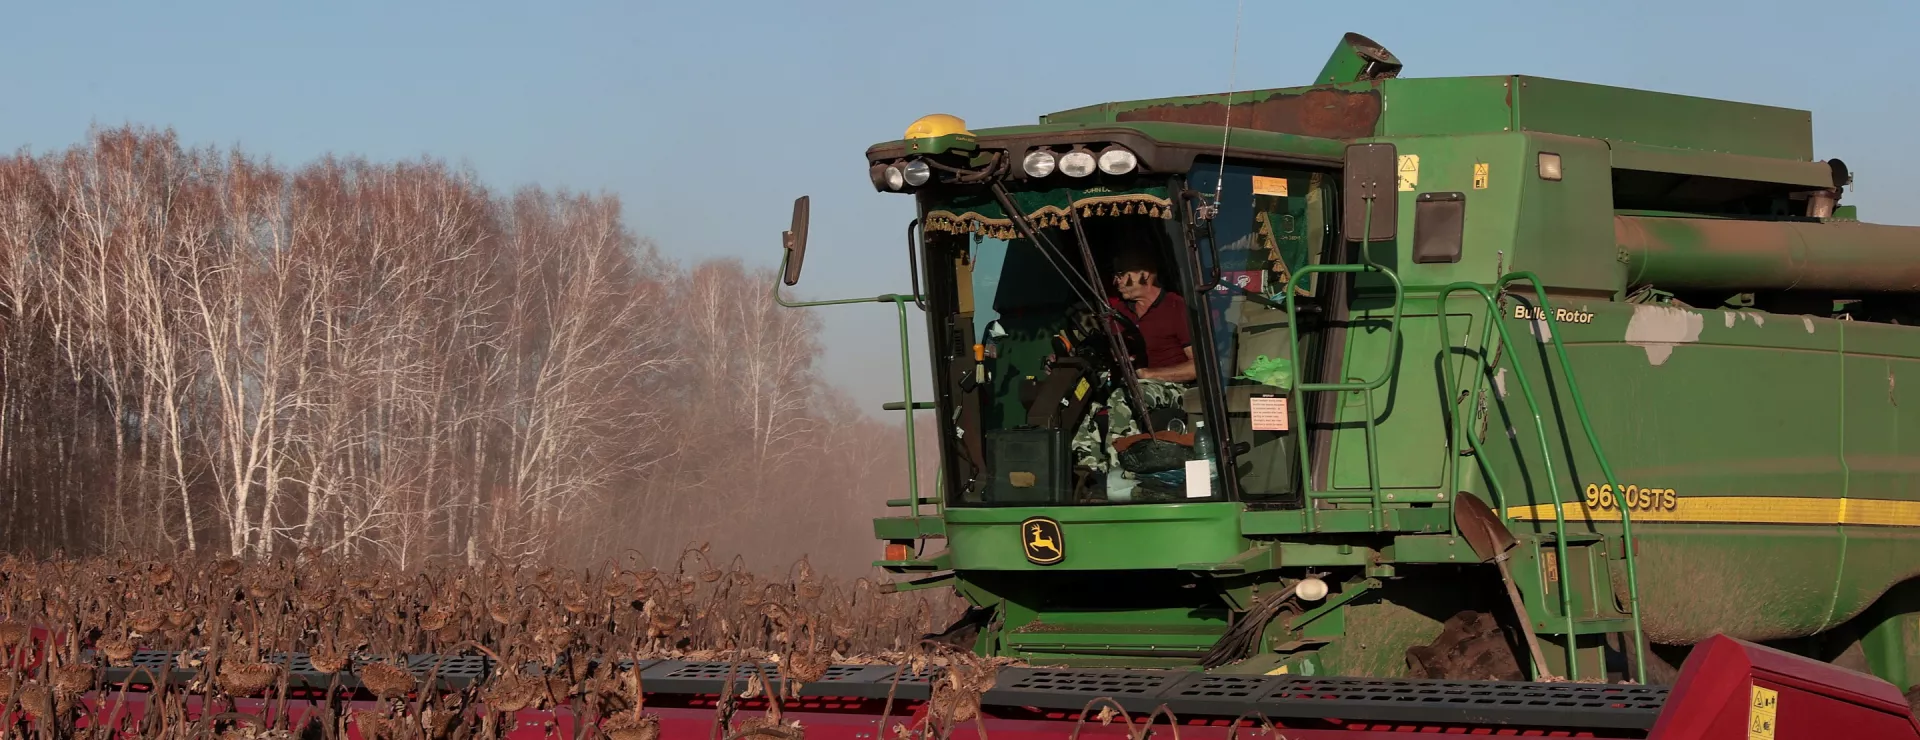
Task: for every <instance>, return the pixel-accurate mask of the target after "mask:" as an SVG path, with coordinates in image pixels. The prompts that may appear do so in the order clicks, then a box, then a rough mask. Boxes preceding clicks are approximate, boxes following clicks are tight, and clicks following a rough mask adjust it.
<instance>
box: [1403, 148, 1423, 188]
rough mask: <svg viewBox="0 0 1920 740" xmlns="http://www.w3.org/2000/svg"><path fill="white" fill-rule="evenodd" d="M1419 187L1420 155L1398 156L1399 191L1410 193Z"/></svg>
mask: <svg viewBox="0 0 1920 740" xmlns="http://www.w3.org/2000/svg"><path fill="white" fill-rule="evenodd" d="M1417 187H1420V155H1418V154H1402V155H1400V190H1402V191H1404V192H1411V191H1412V190H1413V189H1414V188H1417Z"/></svg>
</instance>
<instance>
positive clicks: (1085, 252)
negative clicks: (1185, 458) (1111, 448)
mask: <svg viewBox="0 0 1920 740" xmlns="http://www.w3.org/2000/svg"><path fill="white" fill-rule="evenodd" d="M988 187H989V188H990V189H991V190H992V191H993V197H994V198H995V199H996V200H998V201H999V202H1000V208H1001V209H1002V210H1004V211H1006V213H1007V218H1008V219H1010V220H1012V221H1013V225H1014V226H1015V227H1016V228H1018V229H1020V233H1022V234H1025V235H1026V236H1027V239H1028V240H1029V241H1032V242H1033V245H1034V248H1036V249H1039V250H1040V254H1041V256H1044V257H1046V258H1047V264H1048V265H1051V266H1052V267H1053V271H1054V272H1056V273H1058V274H1059V275H1060V278H1061V279H1062V280H1065V281H1066V282H1067V287H1068V288H1071V289H1073V293H1074V295H1075V296H1077V297H1078V298H1079V299H1080V301H1081V302H1083V303H1086V304H1087V305H1089V306H1091V307H1092V308H1093V310H1094V311H1096V312H1098V314H1099V316H1100V328H1101V329H1102V330H1103V331H1105V332H1106V333H1107V337H1108V338H1109V341H1108V342H1107V352H1108V353H1109V354H1111V355H1112V356H1113V362H1114V365H1115V366H1117V367H1119V368H1120V380H1121V382H1122V383H1123V384H1124V385H1125V386H1126V391H1127V394H1126V395H1127V404H1128V405H1129V406H1132V407H1133V416H1134V418H1135V419H1139V420H1140V426H1141V428H1143V429H1146V430H1147V432H1148V433H1149V434H1151V433H1152V432H1153V431H1154V429H1153V421H1152V420H1151V419H1149V418H1147V400H1146V394H1144V393H1142V392H1141V391H1140V378H1139V376H1138V375H1137V374H1135V373H1134V370H1133V358H1132V357H1129V356H1127V348H1126V340H1124V339H1123V338H1121V336H1120V332H1119V330H1118V329H1117V327H1116V326H1115V324H1116V322H1118V321H1119V317H1118V316H1117V315H1116V314H1115V313H1114V310H1113V306H1110V305H1108V304H1107V297H1106V291H1104V290H1102V289H1101V288H1100V281H1099V279H1098V278H1097V277H1088V276H1085V275H1079V274H1077V273H1074V272H1072V271H1069V270H1068V269H1067V268H1066V267H1065V263H1066V261H1067V257H1066V255H1065V254H1062V253H1061V252H1060V250H1059V248H1058V247H1055V246H1054V245H1053V242H1052V241H1051V240H1048V239H1046V238H1045V237H1042V236H1041V235H1040V232H1039V231H1037V230H1035V229H1034V228H1033V224H1031V223H1028V222H1027V217H1026V216H1025V215H1022V214H1021V213H1020V209H1019V208H1018V207H1016V206H1015V205H1014V204H1013V196H1010V195H1008V194H1007V189H1006V188H1004V187H1002V186H1001V185H1000V183H998V182H994V183H991V184H990V185H989V186H988ZM1067 216H1068V217H1069V218H1071V219H1073V231H1074V237H1075V238H1076V239H1077V240H1078V241H1079V242H1080V256H1081V259H1083V260H1084V261H1085V262H1086V263H1087V272H1088V274H1089V275H1092V274H1093V270H1094V263H1093V248H1092V247H1090V246H1088V244H1087V234H1086V229H1085V228H1084V227H1083V225H1082V224H1081V223H1080V213H1079V212H1078V211H1075V210H1074V209H1073V208H1072V199H1071V198H1069V199H1068V208H1067ZM1076 278H1078V279H1079V280H1082V281H1085V285H1086V287H1087V290H1086V291H1084V292H1083V291H1082V290H1081V289H1080V286H1079V285H1075V284H1074V281H1075V279H1076ZM1088 293H1092V294H1093V295H1095V296H1098V298H1099V300H1094V299H1093V298H1091V297H1089V296H1088Z"/></svg>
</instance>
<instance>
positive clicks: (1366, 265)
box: [1286, 260, 1406, 532]
mask: <svg viewBox="0 0 1920 740" xmlns="http://www.w3.org/2000/svg"><path fill="white" fill-rule="evenodd" d="M1317 272H1377V273H1380V274H1381V275H1384V276H1386V278H1387V282H1389V283H1392V284H1393V323H1392V324H1391V325H1389V327H1388V333H1387V363H1386V367H1385V368H1382V369H1381V371H1380V376H1379V377H1377V378H1374V379H1372V380H1363V381H1356V382H1334V383H1294V384H1293V386H1292V387H1290V388H1288V389H1287V415H1288V417H1289V419H1290V421H1291V426H1292V427H1293V428H1294V429H1296V430H1299V432H1300V433H1301V434H1304V433H1305V432H1306V425H1305V420H1304V418H1303V413H1304V412H1303V411H1302V410H1301V403H1300V396H1301V394H1302V393H1306V392H1310V391H1311V392H1324V391H1364V392H1365V396H1364V398H1365V408H1364V409H1363V410H1364V411H1365V413H1366V419H1365V429H1366V440H1367V500H1368V502H1369V503H1370V505H1371V507H1372V515H1373V516H1372V525H1373V531H1375V532H1378V531H1380V530H1381V529H1384V528H1385V524H1384V519H1385V517H1384V515H1383V514H1382V513H1381V511H1380V507H1381V497H1380V496H1381V494H1380V449H1379V445H1377V444H1375V442H1376V441H1377V433H1376V429H1375V427H1376V425H1375V424H1374V413H1373V393H1372V391H1373V390H1374V389H1376V388H1379V387H1380V386H1383V385H1386V384H1387V381H1388V380H1389V379H1391V378H1392V377H1393V376H1394V375H1395V374H1396V371H1398V370H1399V368H1400V319H1401V315H1402V313H1403V312H1404V308H1405V305H1406V301H1405V298H1406V288H1405V287H1404V286H1402V285H1401V283H1400V276H1399V275H1395V274H1394V272H1393V271H1392V270H1389V269H1387V268H1386V267H1383V266H1380V265H1378V264H1374V263H1373V261H1372V260H1367V261H1365V262H1362V263H1360V264H1339V265H1308V266H1306V267H1302V268H1300V270H1299V271H1297V272H1295V273H1294V274H1293V277H1292V278H1291V279H1289V280H1287V286H1286V291H1287V341H1288V351H1289V352H1290V355H1289V356H1290V357H1293V358H1296V359H1297V358H1299V357H1300V356H1301V355H1300V310H1299V306H1298V304H1297V303H1296V301H1295V298H1296V296H1297V295H1298V291H1296V290H1295V286H1297V285H1299V283H1300V279H1301V278H1303V277H1305V276H1307V275H1311V274H1314V273H1317ZM1295 447H1296V448H1297V449H1298V450H1299V451H1300V470H1301V471H1302V472H1303V473H1304V472H1305V471H1307V470H1308V469H1309V467H1310V466H1311V465H1312V464H1313V462H1312V456H1311V455H1310V454H1309V453H1308V450H1307V446H1306V445H1305V444H1299V445H1295ZM1329 459H1331V458H1329ZM1310 480H1312V478H1311V476H1307V477H1303V478H1302V481H1303V483H1302V487H1303V488H1308V489H1309V490H1307V491H1306V492H1305V493H1304V495H1303V496H1302V497H1301V499H1302V501H1303V502H1304V503H1305V504H1306V505H1305V507H1304V513H1303V516H1304V517H1305V520H1306V521H1305V523H1306V529H1307V531H1309V532H1311V531H1314V529H1315V528H1316V527H1317V526H1318V524H1317V523H1316V520H1317V518H1318V517H1317V516H1316V515H1315V513H1314V512H1315V507H1314V505H1313V502H1314V499H1316V498H1321V499H1331V498H1346V497H1349V496H1351V494H1348V495H1342V494H1340V492H1338V491H1314V490H1311V486H1308V485H1306V484H1305V481H1310ZM1327 480H1328V481H1329V485H1331V481H1332V480H1333V478H1332V476H1331V475H1329V476H1328V478H1327Z"/></svg>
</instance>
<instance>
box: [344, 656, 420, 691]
mask: <svg viewBox="0 0 1920 740" xmlns="http://www.w3.org/2000/svg"><path fill="white" fill-rule="evenodd" d="M357 673H359V674H360V683H361V685H363V686H366V687H367V690H368V691H372V692H373V694H374V696H378V697H380V698H382V699H395V698H399V697H402V696H406V694H407V692H409V691H412V690H413V674H412V673H410V672H408V671H407V669H405V668H401V667H399V666H396V665H392V664H389V663H368V664H366V665H363V666H360V668H359V670H358V671H357Z"/></svg>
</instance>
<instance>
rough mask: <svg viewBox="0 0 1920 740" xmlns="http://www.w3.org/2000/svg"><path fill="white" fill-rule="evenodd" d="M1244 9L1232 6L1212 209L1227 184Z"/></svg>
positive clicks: (1242, 2)
mask: <svg viewBox="0 0 1920 740" xmlns="http://www.w3.org/2000/svg"><path fill="white" fill-rule="evenodd" d="M1246 7H1247V2H1246V0H1240V1H1239V2H1237V3H1235V4H1234V6H1233V56H1232V57H1231V58H1229V59H1228V61H1227V104H1226V120H1225V121H1224V122H1223V124H1222V126H1221V129H1220V169H1219V170H1218V173H1217V176H1216V177H1215V178H1214V181H1213V207H1214V208H1219V207H1220V190H1221V189H1222V188H1224V187H1225V186H1226V182H1227V137H1229V136H1232V135H1233V86H1234V84H1235V79H1234V78H1235V76H1236V75H1238V74H1239V72H1240V15H1241V13H1242V12H1243V11H1245V10H1246ZM1209 215H1211V214H1209Z"/></svg>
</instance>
